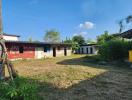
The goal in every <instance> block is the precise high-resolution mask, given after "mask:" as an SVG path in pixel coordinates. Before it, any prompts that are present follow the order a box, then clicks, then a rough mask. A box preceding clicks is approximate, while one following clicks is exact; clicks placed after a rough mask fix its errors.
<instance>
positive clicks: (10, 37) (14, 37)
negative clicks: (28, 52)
mask: <svg viewBox="0 0 132 100" xmlns="http://www.w3.org/2000/svg"><path fill="white" fill-rule="evenodd" d="M3 38H4V39H5V40H7V41H19V38H18V37H17V36H6V35H3Z"/></svg>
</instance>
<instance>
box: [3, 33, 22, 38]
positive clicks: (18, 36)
mask: <svg viewBox="0 0 132 100" xmlns="http://www.w3.org/2000/svg"><path fill="white" fill-rule="evenodd" d="M3 35H6V36H15V37H20V35H14V34H6V33H3Z"/></svg>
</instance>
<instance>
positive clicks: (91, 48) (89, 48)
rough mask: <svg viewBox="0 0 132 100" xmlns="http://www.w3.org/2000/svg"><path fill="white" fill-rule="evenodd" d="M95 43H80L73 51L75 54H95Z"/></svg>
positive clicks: (96, 47)
mask: <svg viewBox="0 0 132 100" xmlns="http://www.w3.org/2000/svg"><path fill="white" fill-rule="evenodd" d="M98 47H99V46H98V45H97V44H84V45H80V48H79V49H78V50H76V51H75V53H76V54H97V52H98Z"/></svg>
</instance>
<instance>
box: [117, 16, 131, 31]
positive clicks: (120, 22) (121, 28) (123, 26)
mask: <svg viewBox="0 0 132 100" xmlns="http://www.w3.org/2000/svg"><path fill="white" fill-rule="evenodd" d="M131 22H132V15H129V16H127V17H126V18H124V19H121V20H120V21H119V23H118V24H119V27H120V29H119V33H121V32H122V31H123V29H124V28H125V25H124V24H129V23H131Z"/></svg>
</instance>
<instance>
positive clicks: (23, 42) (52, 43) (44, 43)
mask: <svg viewBox="0 0 132 100" xmlns="http://www.w3.org/2000/svg"><path fill="white" fill-rule="evenodd" d="M5 42H6V43H20V44H36V45H37V44H38V45H46V44H47V45H71V44H68V43H62V42H60V43H59V42H29V41H5Z"/></svg>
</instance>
